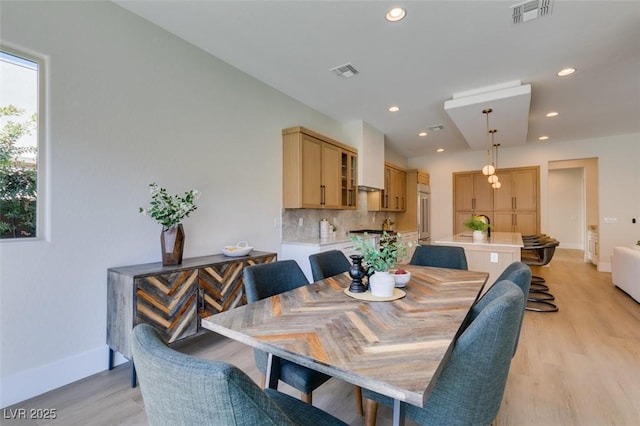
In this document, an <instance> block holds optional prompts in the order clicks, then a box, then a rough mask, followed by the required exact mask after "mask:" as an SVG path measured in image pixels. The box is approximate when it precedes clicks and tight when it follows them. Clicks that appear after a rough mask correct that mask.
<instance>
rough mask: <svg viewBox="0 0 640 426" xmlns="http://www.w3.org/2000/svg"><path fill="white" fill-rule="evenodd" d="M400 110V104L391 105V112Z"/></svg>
mask: <svg viewBox="0 0 640 426" xmlns="http://www.w3.org/2000/svg"><path fill="white" fill-rule="evenodd" d="M398 111H400V107H399V106H395V105H394V106H392V107H389V112H398Z"/></svg>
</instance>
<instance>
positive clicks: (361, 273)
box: [349, 254, 367, 293]
mask: <svg viewBox="0 0 640 426" xmlns="http://www.w3.org/2000/svg"><path fill="white" fill-rule="evenodd" d="M349 257H350V258H351V262H353V265H351V268H349V276H350V277H351V278H352V281H351V285H350V286H349V291H350V292H352V293H364V292H365V291H367V287H366V286H365V285H364V284H363V283H362V279H363V278H364V277H365V276H366V275H367V273H366V271H365V270H364V266H362V256H361V255H359V254H352V255H351V256H349Z"/></svg>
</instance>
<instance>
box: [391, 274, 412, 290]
mask: <svg viewBox="0 0 640 426" xmlns="http://www.w3.org/2000/svg"><path fill="white" fill-rule="evenodd" d="M393 278H394V279H395V280H396V287H399V288H401V287H405V286H406V285H407V283H408V282H409V280H410V279H411V272H409V271H407V273H406V274H396V273H395V271H394V272H393Z"/></svg>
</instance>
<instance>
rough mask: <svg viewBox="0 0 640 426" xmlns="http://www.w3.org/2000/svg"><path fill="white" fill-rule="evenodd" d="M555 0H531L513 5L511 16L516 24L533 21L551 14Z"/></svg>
mask: <svg viewBox="0 0 640 426" xmlns="http://www.w3.org/2000/svg"><path fill="white" fill-rule="evenodd" d="M552 5H553V0H529V1H525V2H522V3H518V4H515V5H513V6H511V9H513V12H512V13H511V18H512V19H513V23H514V24H521V23H523V22H527V21H531V20H532V19H537V18H540V17H541V16H546V15H550V14H551V6H552Z"/></svg>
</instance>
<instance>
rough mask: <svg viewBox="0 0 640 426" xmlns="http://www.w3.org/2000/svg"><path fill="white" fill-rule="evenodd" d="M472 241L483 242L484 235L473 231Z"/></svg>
mask: <svg viewBox="0 0 640 426" xmlns="http://www.w3.org/2000/svg"><path fill="white" fill-rule="evenodd" d="M473 241H484V233H483V232H482V231H473Z"/></svg>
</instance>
